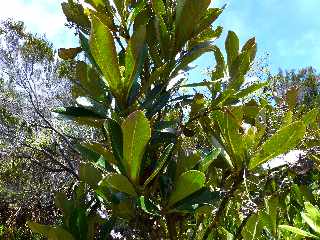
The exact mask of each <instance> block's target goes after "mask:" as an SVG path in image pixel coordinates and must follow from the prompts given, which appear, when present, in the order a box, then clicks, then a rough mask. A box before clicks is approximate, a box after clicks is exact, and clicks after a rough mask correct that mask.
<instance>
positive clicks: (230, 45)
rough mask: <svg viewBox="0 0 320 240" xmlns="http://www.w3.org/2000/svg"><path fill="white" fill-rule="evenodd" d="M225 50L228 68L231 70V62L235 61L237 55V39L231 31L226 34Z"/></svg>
mask: <svg viewBox="0 0 320 240" xmlns="http://www.w3.org/2000/svg"><path fill="white" fill-rule="evenodd" d="M225 48H226V51H227V59H228V67H229V70H230V69H231V68H232V64H233V62H234V61H235V60H236V58H237V57H238V54H239V38H238V37H237V35H236V34H235V32H233V31H229V32H228V36H227V39H226V42H225Z"/></svg>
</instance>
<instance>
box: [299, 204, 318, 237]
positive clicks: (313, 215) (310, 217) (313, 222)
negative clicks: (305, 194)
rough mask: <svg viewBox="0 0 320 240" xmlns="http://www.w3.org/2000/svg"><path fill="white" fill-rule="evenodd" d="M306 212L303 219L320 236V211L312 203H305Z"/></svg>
mask: <svg viewBox="0 0 320 240" xmlns="http://www.w3.org/2000/svg"><path fill="white" fill-rule="evenodd" d="M304 207H305V211H304V212H303V213H301V217H302V219H303V220H304V221H305V222H306V223H307V224H308V225H309V226H310V227H311V228H312V229H313V230H314V231H315V232H316V233H319V234H320V224H319V222H320V211H319V209H318V208H316V207H314V206H313V205H312V204H311V203H309V202H305V203H304Z"/></svg>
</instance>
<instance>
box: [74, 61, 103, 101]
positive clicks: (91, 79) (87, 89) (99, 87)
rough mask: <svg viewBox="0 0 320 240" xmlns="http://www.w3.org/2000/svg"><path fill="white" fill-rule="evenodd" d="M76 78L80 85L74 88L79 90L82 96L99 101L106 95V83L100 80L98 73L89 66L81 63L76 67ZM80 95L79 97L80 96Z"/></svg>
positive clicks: (75, 85)
mask: <svg viewBox="0 0 320 240" xmlns="http://www.w3.org/2000/svg"><path fill="white" fill-rule="evenodd" d="M76 78H77V80H79V84H80V86H79V84H77V83H75V84H74V87H78V88H79V90H78V91H79V92H80V94H81V95H82V96H83V95H87V96H88V95H89V96H90V97H92V98H94V99H98V98H99V97H101V96H102V95H103V94H104V85H105V84H104V82H103V80H102V79H100V77H99V74H98V72H97V71H96V70H95V69H94V68H92V67H91V66H90V65H89V64H87V63H85V62H82V61H79V62H78V63H77V65H76ZM80 94H79V95H80Z"/></svg>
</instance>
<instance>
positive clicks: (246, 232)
mask: <svg viewBox="0 0 320 240" xmlns="http://www.w3.org/2000/svg"><path fill="white" fill-rule="evenodd" d="M259 220H260V219H259V215H258V214H252V215H251V216H250V217H249V219H248V221H247V223H246V225H245V226H244V228H243V230H242V231H241V234H242V236H243V239H244V240H255V239H257V237H258V236H260V235H261V231H262V226H261V225H262V224H260V221H259Z"/></svg>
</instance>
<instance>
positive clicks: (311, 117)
mask: <svg viewBox="0 0 320 240" xmlns="http://www.w3.org/2000/svg"><path fill="white" fill-rule="evenodd" d="M318 114H319V109H318V108H314V109H312V110H310V111H309V112H307V113H306V114H305V115H303V117H302V120H303V122H304V124H305V125H306V126H308V125H310V124H311V123H313V122H314V121H316V120H317V116H318Z"/></svg>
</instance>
